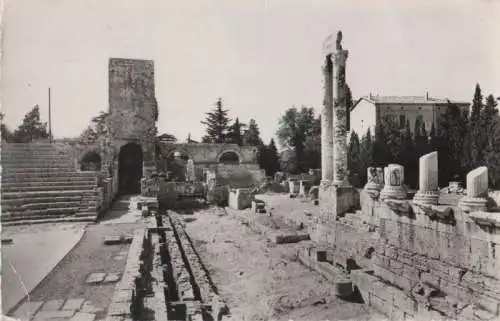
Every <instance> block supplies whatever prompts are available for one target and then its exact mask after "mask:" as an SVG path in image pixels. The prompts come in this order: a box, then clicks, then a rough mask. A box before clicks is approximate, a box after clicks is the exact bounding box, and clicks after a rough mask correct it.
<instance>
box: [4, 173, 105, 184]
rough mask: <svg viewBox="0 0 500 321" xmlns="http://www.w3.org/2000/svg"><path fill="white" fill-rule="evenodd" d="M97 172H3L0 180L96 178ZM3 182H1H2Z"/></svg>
mask: <svg viewBox="0 0 500 321" xmlns="http://www.w3.org/2000/svg"><path fill="white" fill-rule="evenodd" d="M96 176H97V172H81V171H75V170H73V171H68V172H57V171H51V172H48V171H43V172H31V173H17V172H14V173H13V172H3V173H2V179H11V178H12V179H14V180H15V179H23V178H31V177H33V178H37V177H47V178H55V177H66V178H69V177H96ZM2 182H3V180H2Z"/></svg>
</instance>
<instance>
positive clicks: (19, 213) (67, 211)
mask: <svg viewBox="0 0 500 321" xmlns="http://www.w3.org/2000/svg"><path fill="white" fill-rule="evenodd" d="M78 212H80V207H79V206H75V207H65V208H47V209H39V210H31V209H30V210H22V209H17V210H13V211H8V212H7V211H3V209H2V217H25V216H26V217H27V216H44V215H74V214H76V213H78Z"/></svg>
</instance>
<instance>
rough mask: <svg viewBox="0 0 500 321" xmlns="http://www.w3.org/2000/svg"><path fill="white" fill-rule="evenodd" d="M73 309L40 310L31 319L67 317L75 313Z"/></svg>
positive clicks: (44, 319)
mask: <svg viewBox="0 0 500 321" xmlns="http://www.w3.org/2000/svg"><path fill="white" fill-rule="evenodd" d="M75 312H76V311H75V310H74V309H72V310H69V309H68V310H63V311H40V312H38V313H37V314H36V315H35V318H34V319H33V321H42V320H43V321H49V320H59V319H68V318H71V317H72V316H73V315H74V314H75Z"/></svg>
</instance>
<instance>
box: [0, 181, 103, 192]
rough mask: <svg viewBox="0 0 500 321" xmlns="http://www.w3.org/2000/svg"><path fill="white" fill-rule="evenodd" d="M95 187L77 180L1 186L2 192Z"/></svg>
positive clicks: (87, 188)
mask: <svg viewBox="0 0 500 321" xmlns="http://www.w3.org/2000/svg"><path fill="white" fill-rule="evenodd" d="M94 188H97V186H96V184H85V185H83V184H79V182H75V183H73V184H68V185H48V184H47V185H39V186H22V187H16V186H10V187H7V186H2V193H9V192H31V191H54V190H57V191H68V190H89V189H94Z"/></svg>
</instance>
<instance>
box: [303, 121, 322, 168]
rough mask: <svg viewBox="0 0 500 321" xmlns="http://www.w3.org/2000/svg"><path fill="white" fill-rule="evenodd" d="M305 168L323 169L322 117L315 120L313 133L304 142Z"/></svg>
mask: <svg viewBox="0 0 500 321" xmlns="http://www.w3.org/2000/svg"><path fill="white" fill-rule="evenodd" d="M304 167H305V168H304V170H307V169H311V168H321V116H319V117H318V118H315V119H314V120H313V123H312V128H311V133H310V134H309V135H307V137H306V140H305V142H304Z"/></svg>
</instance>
